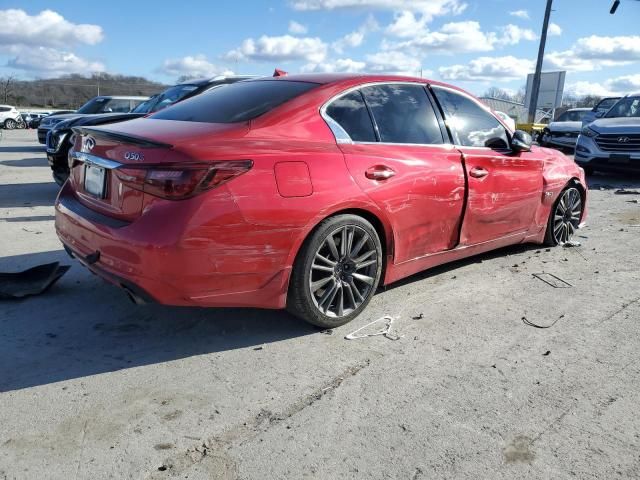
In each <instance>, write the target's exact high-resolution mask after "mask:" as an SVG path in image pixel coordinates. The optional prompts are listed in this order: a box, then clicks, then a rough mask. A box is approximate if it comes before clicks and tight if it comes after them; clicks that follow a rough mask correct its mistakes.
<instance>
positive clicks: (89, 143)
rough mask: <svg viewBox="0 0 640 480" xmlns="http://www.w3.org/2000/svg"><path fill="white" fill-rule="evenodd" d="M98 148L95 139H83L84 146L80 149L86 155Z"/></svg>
mask: <svg viewBox="0 0 640 480" xmlns="http://www.w3.org/2000/svg"><path fill="white" fill-rule="evenodd" d="M95 146H96V141H95V140H94V139H93V137H84V138H83V139H82V146H81V147H80V151H81V152H84V153H89V152H90V151H91V150H93V147H95Z"/></svg>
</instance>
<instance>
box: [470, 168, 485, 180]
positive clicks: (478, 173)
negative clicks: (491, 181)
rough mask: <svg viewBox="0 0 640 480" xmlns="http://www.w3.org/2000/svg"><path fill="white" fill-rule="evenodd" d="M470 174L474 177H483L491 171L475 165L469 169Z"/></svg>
mask: <svg viewBox="0 0 640 480" xmlns="http://www.w3.org/2000/svg"><path fill="white" fill-rule="evenodd" d="M469 175H471V176H472V177H474V178H483V177H486V176H487V175H489V172H488V171H487V170H485V169H484V168H482V167H473V168H472V169H471V170H470V171H469Z"/></svg>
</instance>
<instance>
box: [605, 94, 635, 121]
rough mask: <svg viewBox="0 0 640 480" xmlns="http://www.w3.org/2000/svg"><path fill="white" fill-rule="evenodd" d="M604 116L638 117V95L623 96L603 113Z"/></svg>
mask: <svg viewBox="0 0 640 480" xmlns="http://www.w3.org/2000/svg"><path fill="white" fill-rule="evenodd" d="M605 117H606V118H615V117H640V97H625V98H622V99H620V100H619V101H618V103H616V104H615V105H614V106H613V108H612V109H611V110H609V111H608V112H607V114H606V115H605Z"/></svg>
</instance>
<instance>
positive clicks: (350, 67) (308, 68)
mask: <svg viewBox="0 0 640 480" xmlns="http://www.w3.org/2000/svg"><path fill="white" fill-rule="evenodd" d="M366 66H367V64H366V63H365V62H359V61H356V60H352V59H350V58H339V59H338V60H335V61H333V62H322V63H316V64H313V63H312V64H308V65H305V66H304V67H302V71H303V72H305V73H334V72H350V73H357V72H362V71H363V70H364V69H365V68H366Z"/></svg>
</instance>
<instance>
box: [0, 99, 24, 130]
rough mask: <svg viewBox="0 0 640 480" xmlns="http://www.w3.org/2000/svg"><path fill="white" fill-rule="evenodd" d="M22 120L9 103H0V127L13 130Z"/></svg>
mask: <svg viewBox="0 0 640 480" xmlns="http://www.w3.org/2000/svg"><path fill="white" fill-rule="evenodd" d="M20 122H22V117H21V116H20V112H19V111H18V110H17V109H16V107H13V106H11V105H0V127H2V128H5V129H7V130H13V129H14V128H16V127H17V126H18V124H19V123H20Z"/></svg>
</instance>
